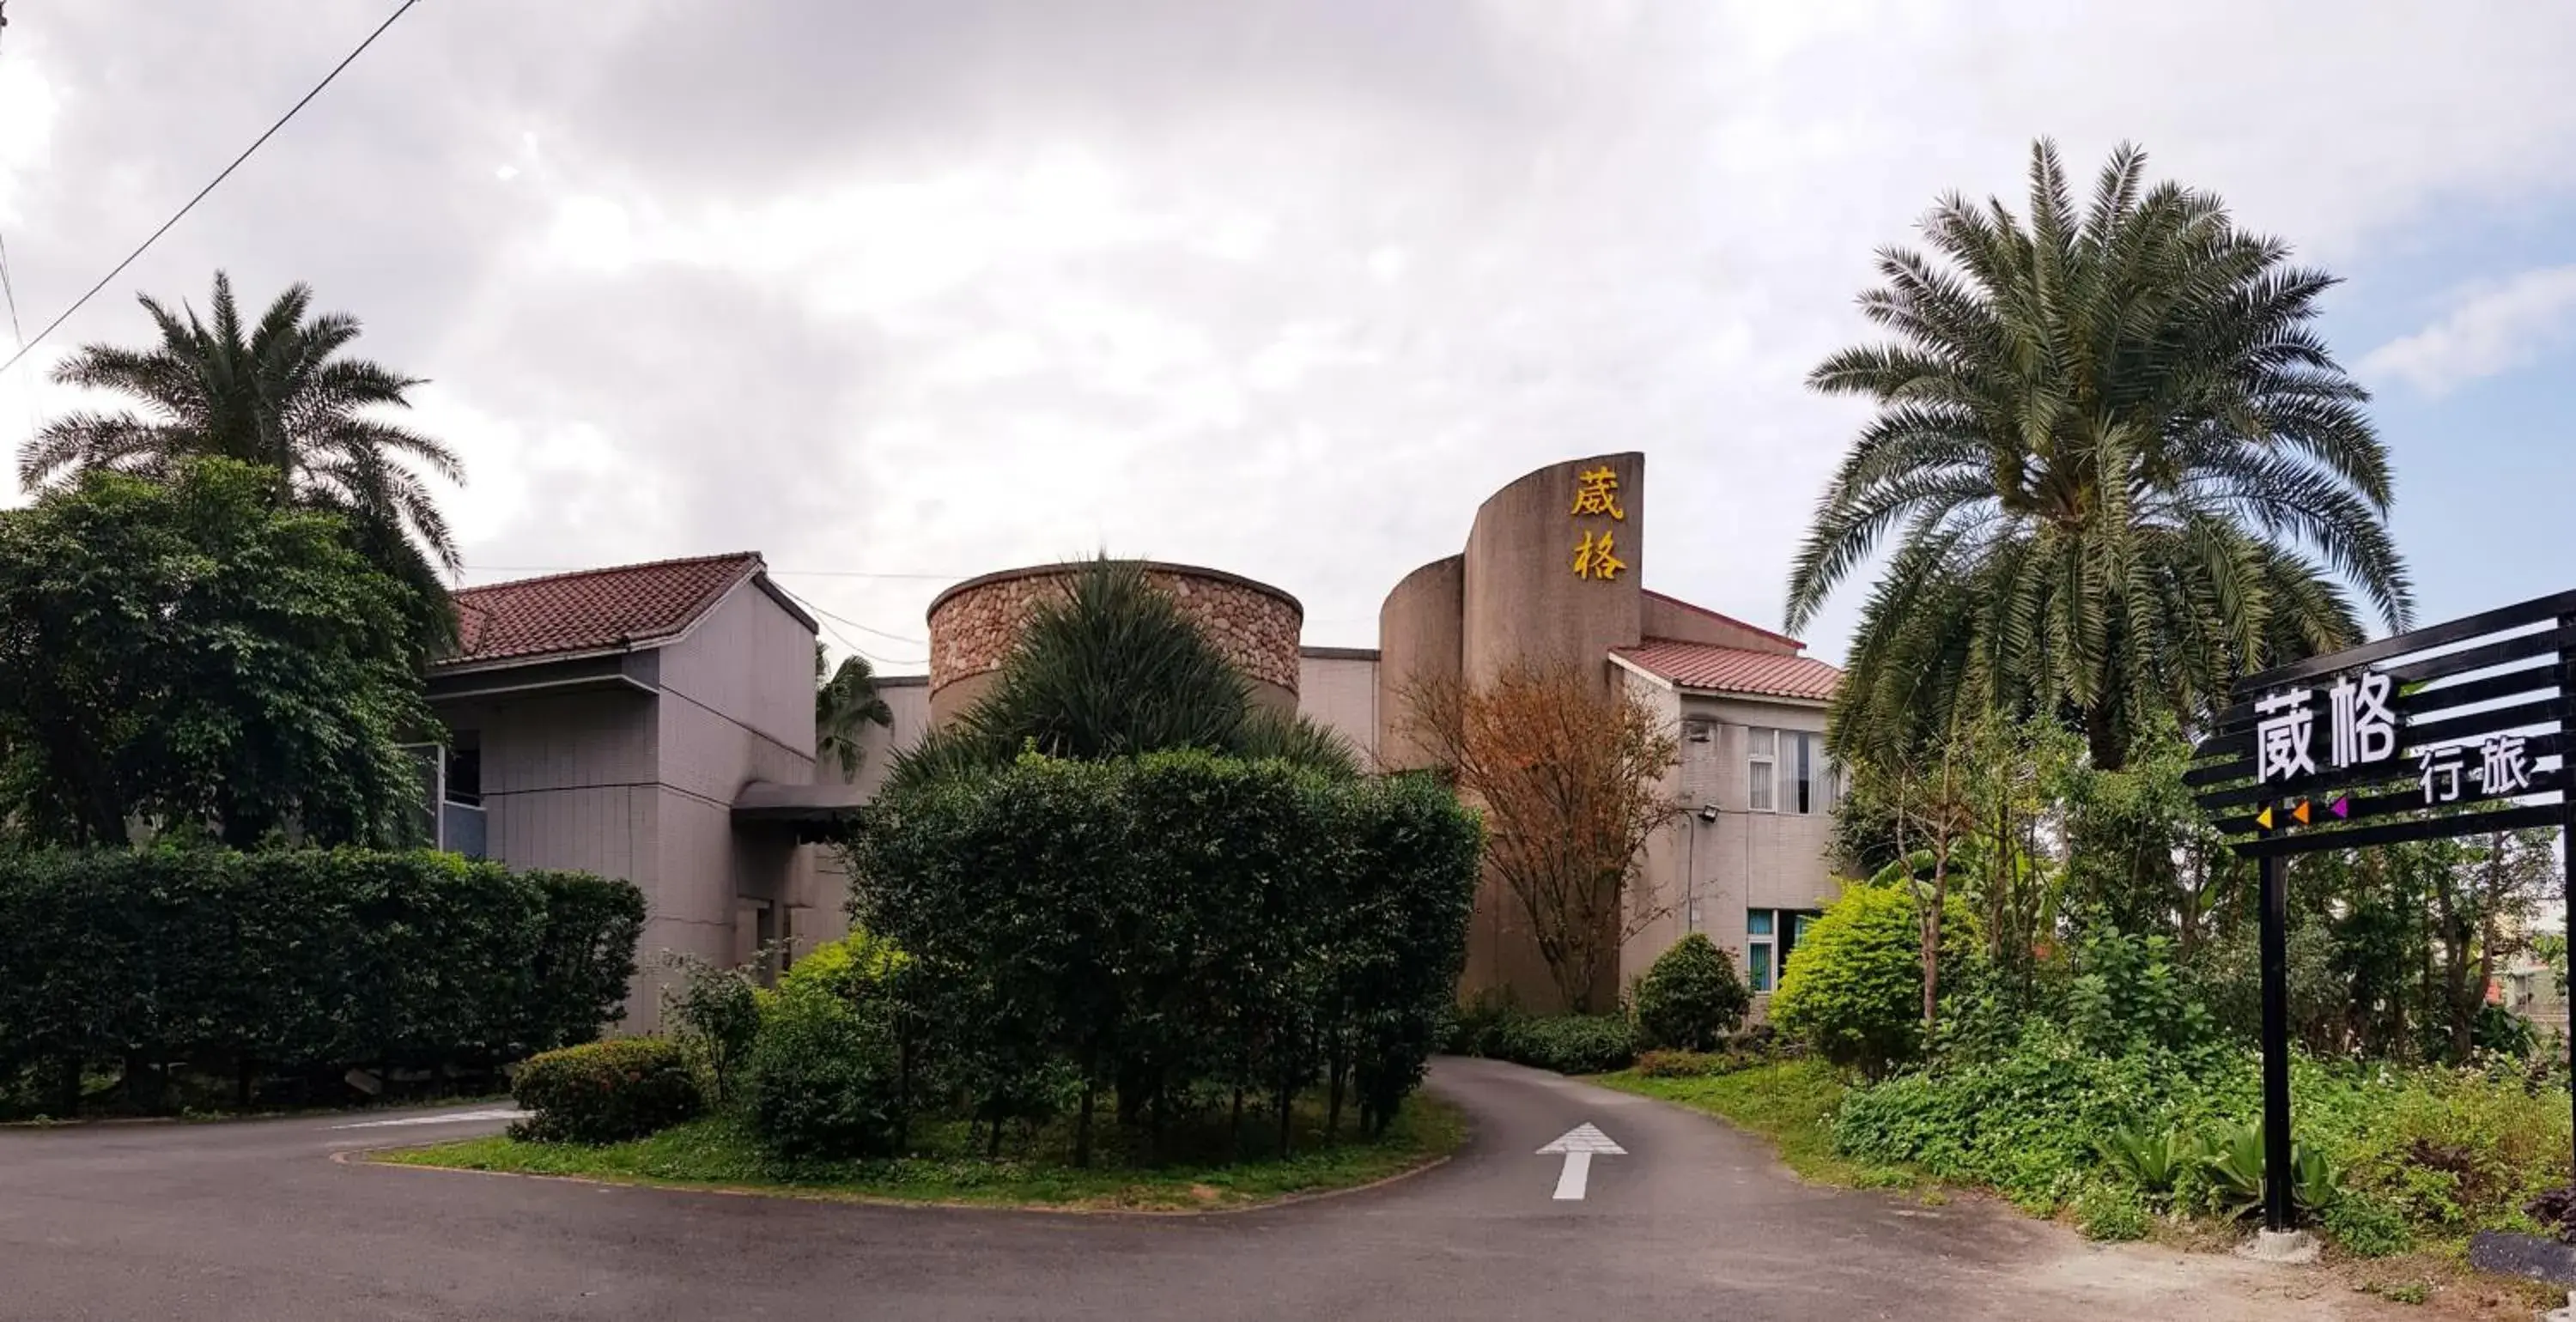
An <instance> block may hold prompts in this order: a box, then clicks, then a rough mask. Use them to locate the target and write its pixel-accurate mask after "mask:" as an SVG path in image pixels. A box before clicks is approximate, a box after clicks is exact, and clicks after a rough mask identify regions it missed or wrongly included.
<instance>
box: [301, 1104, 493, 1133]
mask: <svg viewBox="0 0 2576 1322" xmlns="http://www.w3.org/2000/svg"><path fill="white" fill-rule="evenodd" d="M526 1114H527V1112H525V1111H522V1110H520V1109H519V1108H517V1107H515V1106H496V1107H491V1108H489V1109H487V1110H481V1111H452V1112H450V1113H448V1114H446V1115H407V1116H403V1117H401V1118H399V1119H394V1120H360V1121H357V1122H356V1123H354V1124H346V1125H333V1126H331V1127H332V1128H333V1129H385V1128H389V1127H391V1126H394V1125H461V1124H463V1123H465V1122H466V1121H469V1120H516V1119H518V1118H519V1117H520V1116H523V1115H526Z"/></svg>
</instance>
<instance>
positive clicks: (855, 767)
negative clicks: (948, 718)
mask: <svg viewBox="0 0 2576 1322" xmlns="http://www.w3.org/2000/svg"><path fill="white" fill-rule="evenodd" d="M829 665H830V662H829V660H828V659H827V658H826V657H825V656H824V655H823V645H822V644H821V643H819V642H818V643H816V644H814V754H815V756H816V757H817V758H819V759H821V760H823V761H827V762H830V763H832V764H833V765H835V766H837V767H839V768H840V769H841V776H842V778H843V779H848V778H850V777H854V776H856V775H858V774H859V764H860V762H862V761H864V760H865V759H866V757H867V749H866V747H865V746H864V745H862V744H861V742H860V736H861V735H862V734H864V733H865V732H866V729H867V727H868V726H871V725H873V726H876V727H878V728H879V729H884V728H886V727H888V726H891V725H893V724H894V709H893V708H891V707H888V706H886V700H885V698H884V696H883V695H881V694H879V693H878V692H877V672H876V669H875V667H873V666H870V665H869V664H868V659H867V658H866V657H863V656H860V655H858V654H857V653H855V652H854V653H852V654H850V655H848V656H845V657H842V658H841V664H840V665H839V666H838V667H836V668H831V669H828V670H827V669H826V667H827V666H829Z"/></svg>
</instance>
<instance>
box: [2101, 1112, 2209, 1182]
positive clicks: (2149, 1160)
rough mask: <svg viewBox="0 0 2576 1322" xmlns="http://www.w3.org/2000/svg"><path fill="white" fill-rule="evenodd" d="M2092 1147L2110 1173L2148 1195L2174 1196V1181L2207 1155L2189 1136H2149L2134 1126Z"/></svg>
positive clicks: (2176, 1133) (2166, 1133)
mask: <svg viewBox="0 0 2576 1322" xmlns="http://www.w3.org/2000/svg"><path fill="white" fill-rule="evenodd" d="M2095 1147H2096V1149H2097V1150H2098V1151H2099V1152H2100V1153H2101V1155H2102V1164H2103V1165H2105V1166H2107V1167H2109V1168H2110V1169H2111V1171H2112V1173H2114V1174H2116V1175H2119V1176H2120V1177H2122V1178H2123V1179H2126V1180H2127V1181H2128V1182H2129V1183H2131V1184H2134V1185H2136V1186H2137V1187H2138V1189H2139V1190H2140V1191H2141V1192H2144V1193H2151V1194H2168V1193H2171V1192H2173V1187H2174V1181H2175V1180H2177V1179H2179V1178H2181V1176H2182V1173H2183V1172H2184V1171H2185V1170H2188V1169H2190V1168H2191V1167H2192V1166H2193V1165H2194V1164H2196V1163H2198V1162H2200V1161H2202V1160H2205V1159H2206V1157H2207V1155H2208V1154H2207V1152H2206V1150H2205V1149H2203V1148H2202V1147H2201V1145H2200V1140H2199V1139H2196V1138H2194V1137H2192V1136H2191V1135H2189V1134H2185V1133H2181V1132H2179V1131H2175V1130H2167V1131H2165V1132H2163V1133H2149V1132H2147V1131H2145V1130H2142V1129H2139V1128H2137V1127H2135V1126H2130V1127H2126V1128H2121V1129H2115V1130H2113V1131H2111V1132H2110V1133H2109V1134H2106V1135H2104V1136H2103V1137H2102V1139H2101V1140H2100V1142H2098V1143H2097V1144H2096V1145H2095Z"/></svg>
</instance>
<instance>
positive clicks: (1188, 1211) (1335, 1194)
mask: <svg viewBox="0 0 2576 1322" xmlns="http://www.w3.org/2000/svg"><path fill="white" fill-rule="evenodd" d="M1474 1138H1475V1135H1474V1132H1473V1130H1472V1129H1471V1130H1470V1131H1469V1133H1468V1135H1467V1138H1466V1140H1465V1141H1462V1142H1461V1143H1460V1144H1459V1145H1458V1150H1459V1151H1461V1152H1463V1151H1465V1150H1466V1148H1467V1144H1468V1143H1470V1142H1473V1141H1474ZM421 1146H423V1145H422V1144H418V1143H385V1144H377V1145H372V1146H368V1147H360V1148H342V1149H340V1150H338V1151H336V1152H333V1153H332V1154H331V1161H332V1162H333V1163H334V1164H336V1165H341V1166H367V1167H372V1168H375V1169H378V1170H400V1171H430V1172H434V1173H437V1174H442V1175H492V1176H500V1177H502V1178H504V1179H514V1180H553V1181H557V1182H560V1183H564V1184H587V1185H591V1186H593V1187H595V1188H602V1189H646V1190H651V1191H653V1192H655V1193H676V1194H701V1193H705V1194H723V1195H725V1196H727V1197H731V1198H785V1199H792V1200H794V1201H797V1202H805V1203H851V1204H856V1205H858V1206H862V1207H900V1208H919V1209H922V1210H937V1211H954V1212H993V1213H1005V1214H1016V1215H1031V1214H1034V1215H1041V1216H1074V1217H1141V1218H1150V1219H1153V1220H1160V1221H1172V1220H1194V1219H1198V1218H1203V1217H1217V1216H1241V1215H1243V1214H1245V1213H1247V1212H1268V1211H1273V1210H1276V1209H1278V1208H1282V1207H1290V1206H1294V1205H1296V1204H1299V1203H1317V1202H1323V1201H1324V1200H1326V1199H1331V1198H1343V1197H1347V1196H1349V1195H1351V1194H1357V1193H1367V1192H1368V1191H1370V1190H1372V1189H1383V1188H1385V1187H1386V1186H1388V1185H1390V1184H1398V1183H1402V1182H1403V1181H1405V1180H1409V1179H1412V1178H1413V1177H1415V1176H1417V1175H1422V1174H1426V1173H1428V1172H1430V1171H1434V1170H1438V1169H1439V1168H1441V1167H1443V1166H1446V1165H1448V1164H1449V1163H1450V1162H1451V1161H1452V1160H1454V1159H1455V1158H1456V1156H1457V1155H1458V1154H1457V1153H1456V1152H1446V1153H1442V1154H1441V1155H1439V1156H1437V1157H1433V1158H1431V1159H1430V1160H1428V1161H1425V1162H1423V1163H1421V1164H1420V1165H1417V1166H1409V1167H1406V1168H1405V1169H1403V1170H1400V1171H1397V1172H1396V1173H1394V1174H1393V1175H1387V1176H1382V1177H1380V1178H1378V1179H1374V1180H1371V1181H1369V1182H1368V1183H1366V1184H1354V1185H1351V1186H1350V1187H1348V1188H1343V1189H1315V1190H1311V1191H1309V1192H1305V1193H1292V1194H1287V1195H1284V1196H1282V1197H1278V1198H1273V1199H1270V1200H1268V1201H1266V1202H1258V1203H1244V1204H1240V1205H1238V1206H1233V1207H1077V1206H1066V1205H1061V1204H1046V1203H965V1202H957V1201H953V1200H943V1199H930V1198H892V1197H887V1196H885V1195H883V1194H862V1193H839V1192H834V1191H830V1190H823V1189H787V1188H753V1187H750V1186H746V1185H730V1184H680V1183H666V1182H661V1181H654V1180H619V1179H611V1178H608V1177H605V1176H599V1175H558V1174H554V1173H551V1172H546V1171H494V1170H481V1169H477V1168H475V1167H472V1166H427V1165H415V1164H413V1163H410V1162H398V1161H380V1160H377V1159H376V1154H378V1153H381V1152H399V1151H402V1150H404V1149H406V1148H416V1147H421Z"/></svg>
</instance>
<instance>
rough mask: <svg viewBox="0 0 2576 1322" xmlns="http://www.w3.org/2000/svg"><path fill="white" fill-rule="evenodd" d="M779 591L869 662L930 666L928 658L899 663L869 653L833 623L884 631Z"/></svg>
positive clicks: (916, 640)
mask: <svg viewBox="0 0 2576 1322" xmlns="http://www.w3.org/2000/svg"><path fill="white" fill-rule="evenodd" d="M778 590H779V591H781V592H786V593H787V599H788V600H789V601H792V602H795V603H796V604H797V605H800V606H803V607H804V608H805V609H807V610H809V611H812V612H814V614H815V615H816V616H817V617H819V618H820V622H821V623H822V625H823V631H824V632H826V633H829V634H830V635H832V636H833V637H834V638H837V639H839V640H840V642H841V646H843V647H846V648H848V649H850V650H851V651H853V652H856V653H858V654H859V655H861V656H864V657H866V658H867V659H869V660H871V661H874V662H876V663H877V664H879V665H887V666H926V665H929V664H930V661H929V659H928V658H922V659H920V660H908V661H897V660H895V659H894V658H892V657H885V656H879V655H877V654H876V653H874V652H871V651H869V650H868V649H866V648H864V647H861V646H859V645H858V644H857V643H855V642H852V641H851V640H850V636H849V635H848V634H845V633H843V632H841V631H840V630H838V629H835V628H833V627H832V621H834V620H840V621H841V623H843V624H846V625H849V626H850V627H851V628H853V629H867V631H868V632H869V633H883V632H884V631H883V630H881V629H868V626H866V625H864V624H861V623H859V622H858V621H856V620H849V619H842V617H840V616H838V615H834V614H833V613H832V612H830V611H827V610H825V609H823V608H822V607H820V606H817V605H815V604H814V603H813V602H810V601H807V600H806V599H805V598H803V597H801V596H799V595H797V594H796V593H793V592H788V591H787V589H786V588H784V587H781V588H779V589H778ZM886 636H887V637H889V638H895V640H896V641H897V642H905V643H920V644H921V646H923V647H928V646H929V645H930V644H928V643H926V642H922V641H921V640H920V639H918V638H896V637H895V635H893V634H886Z"/></svg>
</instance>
